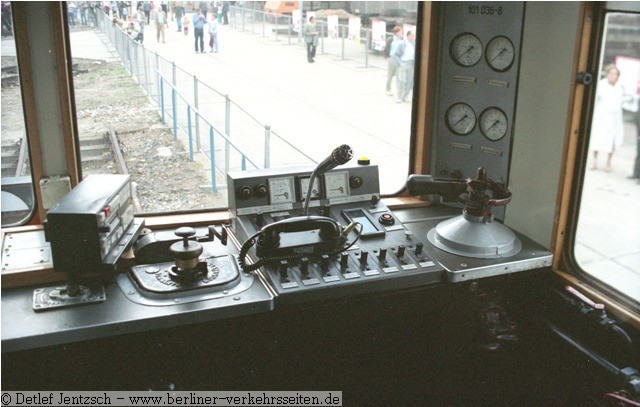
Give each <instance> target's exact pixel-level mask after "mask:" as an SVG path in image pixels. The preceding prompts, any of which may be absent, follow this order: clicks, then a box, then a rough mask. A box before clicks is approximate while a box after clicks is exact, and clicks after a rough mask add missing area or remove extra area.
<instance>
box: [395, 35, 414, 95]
mask: <svg viewBox="0 0 640 407" xmlns="http://www.w3.org/2000/svg"><path fill="white" fill-rule="evenodd" d="M394 56H395V57H396V58H398V59H399V60H400V65H399V66H398V76H397V78H396V83H397V85H398V86H397V87H398V94H397V99H396V103H402V102H406V101H407V98H408V97H409V93H411V91H412V90H413V69H414V66H413V63H414V60H415V56H416V43H415V34H414V33H413V31H407V38H405V40H404V41H403V42H402V44H400V46H398V49H397V50H396V53H395V54H394Z"/></svg>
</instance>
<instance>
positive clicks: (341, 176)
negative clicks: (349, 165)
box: [324, 171, 349, 199]
mask: <svg viewBox="0 0 640 407" xmlns="http://www.w3.org/2000/svg"><path fill="white" fill-rule="evenodd" d="M324 192H325V196H326V197H327V198H328V199H331V198H342V197H347V196H349V173H348V172H347V171H338V172H328V173H326V174H324Z"/></svg>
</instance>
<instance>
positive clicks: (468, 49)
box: [449, 33, 482, 67]
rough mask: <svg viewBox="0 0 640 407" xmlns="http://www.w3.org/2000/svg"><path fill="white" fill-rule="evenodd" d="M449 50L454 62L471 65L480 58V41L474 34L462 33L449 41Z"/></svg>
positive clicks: (465, 65) (466, 65)
mask: <svg viewBox="0 0 640 407" xmlns="http://www.w3.org/2000/svg"><path fill="white" fill-rule="evenodd" d="M449 52H450V53H451V58H453V60H454V61H455V63H456V64H458V65H461V66H464V67H468V66H473V65H475V64H477V63H478V61H480V58H482V43H481V42H480V40H479V39H478V37H476V36H475V35H473V34H471V33H462V34H460V35H457V36H456V37H455V38H454V39H453V41H451V46H450V47H449Z"/></svg>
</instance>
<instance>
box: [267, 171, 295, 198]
mask: <svg viewBox="0 0 640 407" xmlns="http://www.w3.org/2000/svg"><path fill="white" fill-rule="evenodd" d="M294 200H295V195H294V192H293V177H281V178H269V202H270V203H271V205H275V204H284V203H293V202H294Z"/></svg>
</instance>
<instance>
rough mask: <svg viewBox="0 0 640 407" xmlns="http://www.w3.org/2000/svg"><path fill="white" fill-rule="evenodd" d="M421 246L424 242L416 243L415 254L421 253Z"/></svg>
mask: <svg viewBox="0 0 640 407" xmlns="http://www.w3.org/2000/svg"><path fill="white" fill-rule="evenodd" d="M423 246H424V243H422V242H418V243H416V254H420V253H422V248H423Z"/></svg>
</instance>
